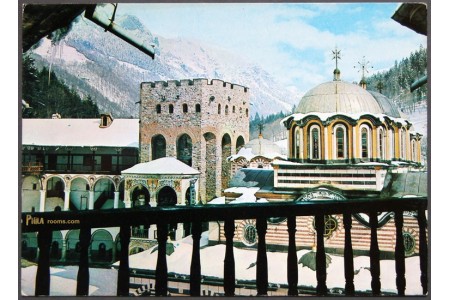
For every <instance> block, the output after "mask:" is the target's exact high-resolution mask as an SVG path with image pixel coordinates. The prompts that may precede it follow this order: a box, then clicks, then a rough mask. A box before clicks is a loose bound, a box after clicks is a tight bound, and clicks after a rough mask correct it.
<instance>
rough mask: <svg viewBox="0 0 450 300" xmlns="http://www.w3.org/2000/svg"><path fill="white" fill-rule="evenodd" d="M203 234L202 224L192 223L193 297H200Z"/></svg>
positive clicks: (191, 277)
mask: <svg viewBox="0 0 450 300" xmlns="http://www.w3.org/2000/svg"><path fill="white" fill-rule="evenodd" d="M201 234H202V223H200V222H194V223H192V259H191V276H190V280H191V281H190V284H191V285H190V291H191V296H200V286H201V265H200V237H201Z"/></svg>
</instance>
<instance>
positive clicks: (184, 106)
mask: <svg viewBox="0 0 450 300" xmlns="http://www.w3.org/2000/svg"><path fill="white" fill-rule="evenodd" d="M183 112H184V113H187V112H188V106H187V104H186V103H185V104H183Z"/></svg>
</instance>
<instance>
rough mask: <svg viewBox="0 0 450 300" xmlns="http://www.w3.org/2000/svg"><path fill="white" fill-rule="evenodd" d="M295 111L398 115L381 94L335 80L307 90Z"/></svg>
mask: <svg viewBox="0 0 450 300" xmlns="http://www.w3.org/2000/svg"><path fill="white" fill-rule="evenodd" d="M296 112H297V113H304V114H306V113H309V112H324V113H349V114H354V113H361V112H371V113H373V114H386V115H388V116H391V117H394V118H395V117H400V114H399V112H398V109H397V108H396V107H395V105H393V104H392V103H391V101H390V100H389V99H388V98H386V97H384V96H383V97H382V95H381V94H378V93H377V94H376V95H373V94H371V93H369V92H368V91H367V90H365V89H363V88H362V87H360V86H359V85H356V84H353V83H349V82H345V81H341V80H337V81H329V82H325V83H322V84H320V85H318V86H316V87H314V88H312V89H311V90H309V91H308V92H307V93H306V94H305V95H304V96H303V98H302V99H301V100H300V102H299V103H298V106H297V109H296Z"/></svg>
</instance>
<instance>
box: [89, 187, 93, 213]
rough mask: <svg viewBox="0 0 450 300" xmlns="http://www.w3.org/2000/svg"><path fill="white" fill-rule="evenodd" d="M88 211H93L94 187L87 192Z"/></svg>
mask: <svg viewBox="0 0 450 300" xmlns="http://www.w3.org/2000/svg"><path fill="white" fill-rule="evenodd" d="M88 209H94V187H91V190H90V191H89V204H88Z"/></svg>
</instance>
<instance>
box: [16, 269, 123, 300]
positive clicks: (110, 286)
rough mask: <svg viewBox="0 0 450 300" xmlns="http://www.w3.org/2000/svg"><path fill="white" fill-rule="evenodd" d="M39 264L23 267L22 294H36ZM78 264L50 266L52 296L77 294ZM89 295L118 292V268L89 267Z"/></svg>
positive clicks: (107, 294)
mask: <svg viewBox="0 0 450 300" xmlns="http://www.w3.org/2000/svg"><path fill="white" fill-rule="evenodd" d="M36 271H37V266H30V267H27V268H22V269H21V294H22V295H23V296H34V293H35V283H36ZM77 274H78V267H77V266H66V267H50V296H75V295H76V288H77ZM89 283H90V285H89V295H90V296H114V295H116V293H117V270H113V269H96V268H90V269H89Z"/></svg>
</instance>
